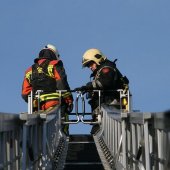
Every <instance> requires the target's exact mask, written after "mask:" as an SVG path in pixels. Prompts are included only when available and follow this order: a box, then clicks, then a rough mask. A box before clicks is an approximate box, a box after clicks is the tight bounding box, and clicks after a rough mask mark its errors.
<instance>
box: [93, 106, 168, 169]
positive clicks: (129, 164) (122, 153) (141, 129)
mask: <svg viewBox="0 0 170 170" xmlns="http://www.w3.org/2000/svg"><path fill="white" fill-rule="evenodd" d="M101 113H102V122H101V130H100V131H99V132H98V133H97V134H96V136H97V138H98V140H99V141H100V143H101V147H102V148H103V152H104V154H105V155H106V158H107V159H108V162H109V163H110V166H111V168H112V169H118V170H119V169H127V170H132V169H133V170H138V169H139V170H168V169H169V168H170V145H169V144H170V123H169V122H170V113H169V112H165V113H140V112H138V113H137V112H123V111H121V110H118V109H115V108H114V106H108V105H102V107H101ZM102 145H105V147H104V146H102Z"/></svg>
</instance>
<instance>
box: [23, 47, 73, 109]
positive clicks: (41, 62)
mask: <svg viewBox="0 0 170 170" xmlns="http://www.w3.org/2000/svg"><path fill="white" fill-rule="evenodd" d="M37 90H41V91H42V93H40V99H39V101H40V109H41V110H47V109H50V108H52V107H54V106H56V105H58V104H59V97H60V96H59V93H58V92H56V90H67V91H66V92H62V105H63V106H64V108H65V110H67V112H71V111H72V109H73V96H72V94H71V92H69V90H70V87H69V84H68V81H67V75H66V72H65V69H64V66H63V62H62V61H61V60H60V56H59V53H58V50H57V49H56V48H55V46H53V45H51V44H48V45H47V46H45V47H44V48H43V49H42V50H40V52H39V57H38V58H36V59H35V60H34V64H33V65H32V66H31V67H29V68H28V69H27V70H26V72H25V77H24V81H23V85H22V98H23V99H24V100H25V101H26V102H28V95H29V94H30V93H31V91H32V92H33V94H35V93H36V92H37ZM37 106H38V103H37V100H34V101H33V107H34V110H35V111H36V110H37Z"/></svg>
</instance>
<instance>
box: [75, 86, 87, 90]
mask: <svg viewBox="0 0 170 170" xmlns="http://www.w3.org/2000/svg"><path fill="white" fill-rule="evenodd" d="M86 90H88V89H87V87H86V86H81V87H77V88H75V89H74V91H86Z"/></svg>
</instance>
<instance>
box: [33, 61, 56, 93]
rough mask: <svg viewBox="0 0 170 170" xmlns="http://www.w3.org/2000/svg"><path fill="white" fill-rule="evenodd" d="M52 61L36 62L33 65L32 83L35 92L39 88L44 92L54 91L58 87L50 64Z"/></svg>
mask: <svg viewBox="0 0 170 170" xmlns="http://www.w3.org/2000/svg"><path fill="white" fill-rule="evenodd" d="M49 63H50V61H49V60H45V61H44V62H42V63H41V64H38V63H35V64H33V65H32V75H31V79H30V83H31V85H32V88H33V93H35V92H36V91H37V90H42V91H43V93H42V94H47V93H54V92H55V91H56V90H57V89H56V80H55V79H54V77H53V74H52V70H53V69H52V68H51V66H49Z"/></svg>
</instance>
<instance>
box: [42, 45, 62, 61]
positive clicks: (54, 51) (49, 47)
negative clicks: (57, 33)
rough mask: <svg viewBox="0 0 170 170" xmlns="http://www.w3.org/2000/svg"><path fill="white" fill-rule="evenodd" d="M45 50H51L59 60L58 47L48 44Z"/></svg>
mask: <svg viewBox="0 0 170 170" xmlns="http://www.w3.org/2000/svg"><path fill="white" fill-rule="evenodd" d="M43 49H49V50H51V51H52V52H53V53H54V54H55V55H56V57H57V59H59V56H60V55H59V53H58V50H57V49H56V47H55V46H54V45H52V44H47V45H46V46H45V47H44V48H43Z"/></svg>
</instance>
